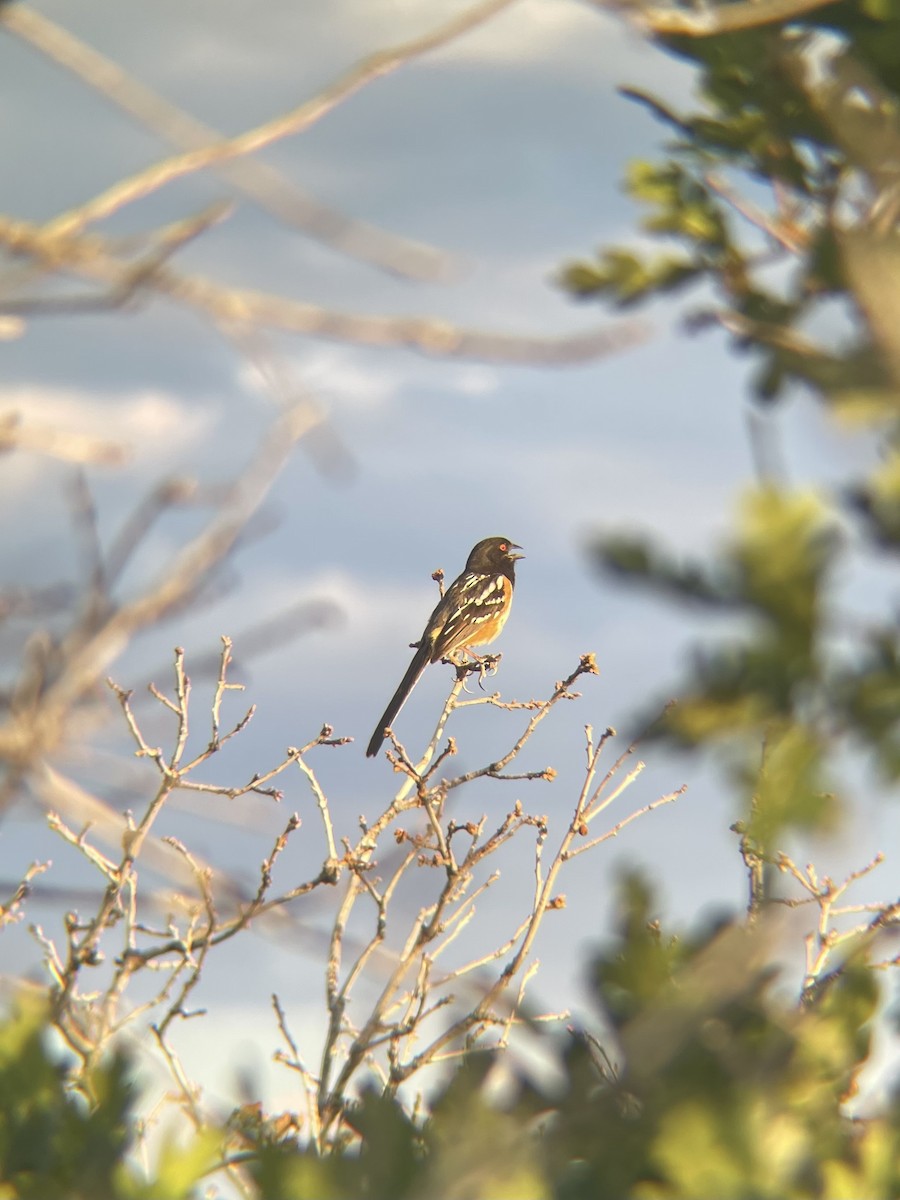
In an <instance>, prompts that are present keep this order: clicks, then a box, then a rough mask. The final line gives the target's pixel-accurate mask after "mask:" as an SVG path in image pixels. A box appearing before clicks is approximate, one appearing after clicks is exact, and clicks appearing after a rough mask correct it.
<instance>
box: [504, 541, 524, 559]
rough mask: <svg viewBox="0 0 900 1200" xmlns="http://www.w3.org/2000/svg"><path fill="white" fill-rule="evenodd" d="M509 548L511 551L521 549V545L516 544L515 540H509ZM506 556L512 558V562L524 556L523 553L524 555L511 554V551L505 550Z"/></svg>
mask: <svg viewBox="0 0 900 1200" xmlns="http://www.w3.org/2000/svg"><path fill="white" fill-rule="evenodd" d="M509 549H510V551H512V550H521V549H522V547H521V546H517V545H516V543H515V542H510V544H509ZM506 557H507V558H511V559H512V560H513V562H518V560H519V559H520V558H524V557H525V555H524V554H511V553H509V552H507V555H506Z"/></svg>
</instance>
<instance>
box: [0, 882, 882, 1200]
mask: <svg viewBox="0 0 900 1200" xmlns="http://www.w3.org/2000/svg"><path fill="white" fill-rule="evenodd" d="M654 911H655V902H654V897H653V896H652V894H651V893H650V891H649V889H648V888H647V886H646V884H645V883H644V882H643V881H642V880H641V879H640V878H636V877H635V878H629V879H626V880H625V881H624V884H623V886H622V887H621V889H620V899H619V919H618V925H617V929H616V931H615V934H614V936H613V937H612V938H611V939H610V942H609V944H608V946H607V947H606V948H605V949H604V951H603V953H602V954H601V955H600V956H599V957H598V958H597V960H596V961H595V963H594V964H593V968H592V970H591V980H592V990H593V995H594V1002H595V1007H596V1014H597V1016H596V1026H597V1032H600V1031H602V1035H603V1043H604V1045H605V1046H607V1047H608V1049H601V1041H600V1039H599V1037H598V1036H597V1033H595V1032H592V1031H591V1030H589V1029H576V1028H570V1029H569V1030H568V1031H567V1032H565V1033H559V1032H555V1033H551V1032H548V1030H547V1026H545V1025H542V1024H535V1025H534V1026H533V1027H532V1036H533V1037H534V1038H536V1039H538V1040H539V1041H540V1043H541V1045H542V1047H543V1051H544V1055H545V1056H546V1055H547V1054H550V1055H552V1056H553V1057H554V1059H555V1069H554V1070H553V1071H551V1072H549V1073H548V1072H545V1071H541V1072H537V1073H535V1072H534V1070H533V1069H532V1070H525V1069H523V1068H522V1067H520V1066H519V1065H517V1060H516V1058H515V1056H514V1055H512V1054H510V1052H508V1051H499V1052H493V1053H478V1054H473V1055H471V1056H470V1057H469V1058H468V1059H466V1060H465V1061H464V1062H463V1065H462V1066H461V1068H459V1069H458V1070H456V1071H455V1072H453V1073H452V1075H451V1076H450V1077H449V1080H448V1082H446V1083H445V1084H444V1085H443V1087H442V1089H441V1090H440V1091H439V1094H438V1095H437V1096H436V1097H435V1098H434V1100H433V1103H432V1104H431V1106H430V1112H429V1114H428V1115H427V1117H425V1118H422V1119H416V1118H414V1117H413V1116H411V1115H410V1113H409V1112H408V1110H407V1109H405V1108H404V1107H403V1106H402V1105H401V1104H400V1103H399V1102H398V1101H396V1100H395V1099H390V1098H387V1097H385V1096H383V1095H381V1094H379V1093H378V1092H377V1091H376V1090H375V1089H374V1088H372V1089H371V1090H369V1091H368V1092H366V1093H365V1094H364V1095H362V1096H361V1097H360V1098H358V1099H357V1100H355V1101H351V1100H350V1099H348V1101H347V1112H348V1117H349V1123H350V1125H351V1126H352V1128H353V1129H354V1130H355V1131H356V1133H357V1134H358V1138H359V1141H358V1144H357V1145H355V1146H352V1147H348V1146H338V1147H335V1148H334V1152H333V1153H330V1154H325V1155H317V1154H315V1153H314V1152H313V1151H312V1150H311V1149H309V1148H307V1147H306V1144H305V1142H304V1138H303V1133H302V1122H300V1121H294V1120H292V1121H290V1122H287V1123H285V1122H284V1120H278V1119H275V1120H273V1119H255V1120H251V1119H249V1116H248V1115H247V1113H246V1112H245V1113H244V1119H242V1120H241V1121H240V1122H237V1123H236V1122H235V1121H234V1120H232V1121H231V1122H229V1123H228V1124H227V1125H226V1126H225V1127H223V1128H222V1129H209V1130H206V1131H205V1132H204V1133H203V1134H201V1135H198V1136H195V1137H192V1139H191V1140H190V1141H188V1142H187V1143H186V1144H185V1143H183V1142H182V1143H181V1144H180V1145H179V1146H178V1147H176V1146H175V1144H174V1143H167V1144H166V1145H165V1146H164V1148H163V1150H162V1151H161V1153H157V1154H156V1155H155V1160H156V1161H155V1164H154V1168H153V1173H152V1175H151V1177H150V1178H147V1179H142V1178H141V1176H140V1173H139V1171H138V1170H137V1168H136V1166H134V1165H133V1164H132V1163H130V1162H129V1160H128V1157H127V1155H128V1151H129V1149H130V1145H131V1141H130V1138H129V1136H128V1135H127V1133H126V1130H127V1129H128V1127H129V1125H130V1123H131V1103H132V1093H131V1089H130V1087H129V1086H128V1084H127V1082H126V1076H127V1072H126V1068H125V1065H124V1064H123V1062H122V1060H121V1059H120V1058H113V1059H111V1060H110V1062H109V1063H108V1064H107V1065H106V1066H104V1067H101V1068H98V1070H97V1071H96V1073H95V1075H94V1076H93V1079H92V1083H93V1084H94V1085H95V1094H94V1095H93V1096H92V1098H91V1099H90V1100H89V1101H88V1100H85V1099H83V1098H81V1097H79V1096H73V1095H71V1094H70V1093H69V1092H68V1091H67V1088H66V1078H65V1072H64V1070H63V1069H62V1068H61V1067H60V1066H59V1064H58V1063H57V1062H56V1061H55V1059H54V1058H53V1057H52V1056H51V1055H49V1054H48V1053H47V1050H46V1044H45V1039H46V1030H47V1027H46V1025H45V1021H46V1017H47V1014H46V1012H45V1011H43V1010H42V1009H38V1008H34V1009H32V1010H30V1011H25V1010H20V1011H19V1012H18V1013H17V1014H15V1015H13V1016H11V1017H10V1018H8V1019H7V1021H6V1023H5V1024H3V1025H2V1026H0V1047H2V1051H0V1056H2V1063H0V1086H2V1088H3V1096H4V1104H3V1106H2V1118H0V1120H2V1126H0V1128H2V1143H0V1197H3V1198H4V1200H5V1198H6V1197H10V1198H12V1197H41V1198H42V1200H55V1198H59V1200H63V1198H65V1200H71V1198H74V1200H78V1198H80V1197H85V1198H87V1197H91V1198H92V1200H104V1198H107V1197H109V1198H111V1200H120V1198H121V1200H137V1198H141V1200H144V1198H145V1200H150V1198H151V1197H154V1198H155V1197H160V1198H162V1200H170V1198H171V1200H175V1198H176V1197H185V1198H186V1197H189V1196H191V1197H199V1196H200V1195H202V1194H204V1193H205V1191H206V1189H207V1187H208V1186H209V1182H210V1172H213V1171H214V1169H215V1168H216V1167H217V1166H221V1164H222V1163H223V1162H225V1161H230V1162H231V1163H232V1164H233V1165H238V1164H239V1166H240V1169H241V1171H242V1178H243V1181H244V1191H245V1194H246V1195H247V1196H249V1197H252V1198H253V1200H357V1198H359V1197H367V1198H371V1200H424V1198H425V1197H435V1198H437V1200H485V1198H492V1200H606V1198H608V1200H625V1198H626V1197H628V1198H634V1200H663V1198H665V1200H705V1198H712V1197H716V1198H717V1200H719V1198H721V1200H730V1198H734V1200H842V1198H843V1200H851V1198H855V1200H859V1198H865V1200H894V1198H895V1197H896V1196H897V1195H898V1194H900V1105H898V1104H897V1103H896V1101H894V1102H893V1103H891V1104H889V1105H888V1106H887V1107H886V1108H885V1109H884V1110H883V1111H881V1112H879V1113H878V1114H877V1115H875V1116H870V1117H867V1118H866V1119H861V1118H856V1119H852V1118H851V1117H849V1116H848V1115H847V1112H846V1102H847V1099H848V1098H849V1097H851V1096H852V1095H853V1092H854V1089H855V1088H856V1085H857V1079H858V1076H859V1074H860V1072H861V1070H862V1069H863V1067H864V1066H865V1064H866V1062H867V1060H868V1058H869V1055H870V1053H871V1044H872V1033H873V1018H874V1017H875V1015H876V1011H877V1007H878V1002H879V997H878V989H877V986H876V982H875V975H874V973H873V972H872V971H871V970H870V969H868V967H867V965H866V961H865V946H864V945H863V944H862V943H860V944H859V945H858V946H857V947H856V949H855V951H853V952H851V953H850V954H849V956H848V957H847V959H845V961H844V962H843V964H842V968H841V969H840V970H839V971H836V972H835V973H834V975H833V976H832V977H831V978H830V980H829V981H828V982H827V985H826V986H823V987H822V988H820V989H819V990H818V992H817V994H816V996H815V999H814V1000H812V1001H811V1002H810V1003H809V1004H807V1005H804V1006H800V1007H798V1006H796V1004H794V1003H793V1001H792V999H791V998H790V997H789V996H786V995H785V993H784V989H779V988H778V987H777V986H776V985H777V976H776V974H775V972H774V971H773V969H772V967H771V949H772V938H773V936H774V927H769V926H767V924H766V921H765V920H763V921H761V922H760V923H759V924H757V925H755V926H752V927H750V926H747V925H746V924H745V923H743V922H731V921H728V922H720V923H718V924H716V925H714V926H711V927H708V928H706V929H701V930H699V931H696V932H694V933H691V934H689V935H686V936H674V935H672V934H671V933H668V932H665V931H663V929H661V928H660V924H659V922H658V921H657V920H655V919H654ZM498 1085H500V1086H498ZM253 1109H254V1112H256V1113H257V1118H259V1116H260V1114H259V1112H258V1106H253ZM288 1128H289V1129H290V1131H291V1132H290V1134H289V1135H285V1133H284V1132H283V1131H284V1130H286V1129H288ZM220 1194H221V1193H220Z"/></svg>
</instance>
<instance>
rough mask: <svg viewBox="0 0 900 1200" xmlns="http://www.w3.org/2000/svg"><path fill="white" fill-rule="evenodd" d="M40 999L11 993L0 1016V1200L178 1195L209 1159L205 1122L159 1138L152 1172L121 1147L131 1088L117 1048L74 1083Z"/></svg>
mask: <svg viewBox="0 0 900 1200" xmlns="http://www.w3.org/2000/svg"><path fill="white" fill-rule="evenodd" d="M52 1028H53V1027H52V1024H51V1021H50V1013H49V1009H48V1008H47V1007H46V1006H45V1005H44V1004H43V1003H40V1002H38V1001H37V1000H35V999H34V998H33V997H31V998H29V997H28V996H27V995H26V994H23V995H22V996H20V997H19V998H18V1000H17V1002H16V1005H15V1007H14V1008H13V1009H12V1011H11V1012H9V1013H8V1014H7V1015H6V1017H5V1019H4V1020H3V1021H2V1022H0V1098H2V1100H0V1200H14V1198H15V1200H20V1198H21V1200H187V1198H188V1197H190V1196H193V1195H195V1194H197V1193H196V1190H195V1189H196V1187H197V1185H198V1183H199V1181H200V1180H201V1179H202V1178H203V1177H204V1176H205V1175H206V1173H207V1172H208V1171H209V1169H210V1168H211V1166H212V1165H213V1164H214V1163H215V1162H216V1161H217V1160H218V1158H219V1155H220V1148H221V1145H222V1141H223V1139H222V1135H221V1134H220V1133H218V1132H217V1131H215V1130H209V1131H207V1132H206V1133H205V1134H204V1135H202V1136H199V1135H198V1136H195V1137H193V1138H192V1139H190V1141H188V1142H187V1143H185V1141H184V1139H178V1141H177V1142H175V1141H172V1142H168V1143H165V1144H164V1145H163V1147H162V1149H161V1151H160V1153H159V1154H158V1155H157V1162H156V1168H155V1170H154V1172H153V1174H152V1176H150V1177H148V1178H144V1177H142V1174H141V1173H140V1172H139V1171H138V1170H137V1169H136V1167H135V1166H134V1164H132V1163H131V1162H130V1161H129V1159H128V1155H129V1152H130V1151H131V1150H132V1148H133V1145H134V1128H135V1125H134V1112H133V1110H134V1103H135V1100H136V1093H135V1089H134V1087H133V1085H132V1083H131V1080H130V1070H129V1066H128V1062H127V1060H126V1058H125V1056H124V1055H123V1054H121V1053H119V1052H116V1053H114V1054H112V1055H110V1056H109V1057H108V1058H107V1059H106V1060H105V1061H104V1062H102V1063H99V1064H98V1065H96V1066H95V1067H94V1068H93V1070H91V1071H90V1073H89V1074H88V1075H87V1077H86V1079H85V1081H84V1086H83V1087H81V1088H79V1090H74V1089H73V1088H72V1087H71V1086H70V1084H69V1080H68V1075H67V1070H66V1066H65V1061H64V1059H63V1058H62V1057H61V1056H60V1054H59V1053H54V1052H53V1050H52V1045H53V1042H54V1037H53V1033H52Z"/></svg>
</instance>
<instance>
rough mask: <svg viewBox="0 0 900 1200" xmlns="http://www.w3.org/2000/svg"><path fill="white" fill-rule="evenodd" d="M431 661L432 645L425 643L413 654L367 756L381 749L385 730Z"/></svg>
mask: <svg viewBox="0 0 900 1200" xmlns="http://www.w3.org/2000/svg"><path fill="white" fill-rule="evenodd" d="M430 661H431V647H430V646H429V645H427V644H425V643H424V639H423V645H422V646H420V647H419V649H418V650H417V651H416V653H415V655H414V656H413V660H412V662H411V663H410V664H409V666H408V667H407V668H406V674H405V675H404V676H403V678H402V679H401V680H400V686H399V687H398V688H397V690H396V692H394V694H393V696H392V697H391V700H390V703H389V704H388V706H387V708H386V709H385V710H384V713H383V714H382V717H381V720H380V721H379V722H378V724H377V725H376V726H375V732H374V733H373V734H372V740H371V741H370V742H369V745H368V748H367V750H366V758H374V757H375V755H376V754H377V753H378V751H379V750H380V749H381V743H382V742H383V741H384V736H385V735H384V731H385V729H389V728H390V727H391V726H392V725H393V723H394V721H395V720H396V718H397V714H398V713H399V711H400V709H401V708H402V707H403V705H404V704H405V703H406V701H407V699H408V697H409V693H410V692H411V691H412V690H413V688H414V687H415V686H416V684H417V683H418V682H419V676H420V675H421V674H422V672H423V671H424V670H425V668H426V667H427V666H428V664H429V662H430Z"/></svg>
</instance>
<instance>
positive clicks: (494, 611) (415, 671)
mask: <svg viewBox="0 0 900 1200" xmlns="http://www.w3.org/2000/svg"><path fill="white" fill-rule="evenodd" d="M521 548H522V547H521V546H517V545H516V544H515V542H511V541H510V540H509V538H502V537H489V538H485V539H484V540H483V541H481V542H479V543H478V545H477V546H475V547H474V549H473V550H472V553H471V554H470V555H469V557H468V560H467V561H466V566H465V570H464V571H463V573H462V575H460V576H459V578H458V579H456V580H454V582H453V583H452V584H451V585H450V587H448V588H447V591H446V592H445V593H444V595H443V596H442V597H441V599H440V601H439V602H438V605H437V607H436V608H435V610H434V612H433V613H432V614H431V616H430V617H429V618H428V624H427V625H426V626H425V632H424V633H423V634H422V637H421V639H420V640H419V641H418V642H417V646H418V649H417V650H416V653H415V655H414V656H413V660H412V662H411V663H410V664H409V667H408V669H407V672H406V674H405V675H404V676H403V678H402V680H401V681H400V686H399V687H398V688H397V690H396V692H394V695H393V696H392V697H391V701H390V703H389V704H388V706H387V708H386V709H385V710H384V713H383V715H382V717H381V720H380V721H379V722H378V724H377V726H376V727H375V732H374V733H373V734H372V740H371V741H370V742H369V746H368V749H367V750H366V757H367V758H373V757H374V756H375V755H376V754H377V753H378V751H379V750H380V749H381V743H382V742H383V741H384V739H385V732H384V731H385V730H386V729H389V728H390V727H391V725H392V724H393V722H394V719H395V718H396V716H397V713H399V711H400V709H401V708H402V707H403V705H404V704H405V703H406V699H407V697H408V696H409V693H410V692H411V691H412V690H413V688H414V687H415V686H416V683H417V682H418V679H419V676H420V675H421V674H422V672H423V671H424V670H425V668H426V667H427V666H428V664H429V663H434V662H438V661H439V660H440V659H442V658H452V657H453V656H454V654H455V653H456V652H457V651H461V652H462V653H463V654H465V653H466V651H468V650H471V649H472V648H473V647H474V646H486V645H487V644H488V642H492V641H493V640H494V638H495V637H496V636H497V635H498V634H499V632H500V630H501V629H502V628H503V626H504V625H505V624H506V618H507V617H508V616H509V610H510V607H511V606H512V597H513V587H514V586H515V582H516V562H517V561H518V559H520V558H524V557H525V555H524V554H515V553H514V551H516V550H521Z"/></svg>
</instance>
